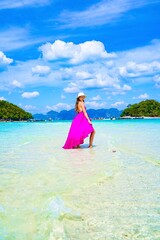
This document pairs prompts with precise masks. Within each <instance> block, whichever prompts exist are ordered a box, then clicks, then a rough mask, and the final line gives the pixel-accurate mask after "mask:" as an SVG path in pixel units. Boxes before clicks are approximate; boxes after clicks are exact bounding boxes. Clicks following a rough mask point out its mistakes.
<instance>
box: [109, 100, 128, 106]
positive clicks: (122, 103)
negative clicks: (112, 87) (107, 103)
mask: <svg viewBox="0 0 160 240" xmlns="http://www.w3.org/2000/svg"><path fill="white" fill-rule="evenodd" d="M121 105H126V103H125V102H124V101H118V102H115V103H113V104H111V106H113V107H118V106H121Z"/></svg>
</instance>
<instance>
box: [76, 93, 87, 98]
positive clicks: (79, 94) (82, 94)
mask: <svg viewBox="0 0 160 240" xmlns="http://www.w3.org/2000/svg"><path fill="white" fill-rule="evenodd" d="M78 97H87V96H86V95H85V94H84V93H83V92H80V93H78V96H77V98H78Z"/></svg>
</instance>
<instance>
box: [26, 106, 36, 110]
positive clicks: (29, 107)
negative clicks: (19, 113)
mask: <svg viewBox="0 0 160 240" xmlns="http://www.w3.org/2000/svg"><path fill="white" fill-rule="evenodd" d="M24 109H25V110H27V111H29V110H35V109H36V107H35V106H32V105H25V106H24Z"/></svg>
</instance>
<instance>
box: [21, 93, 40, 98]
mask: <svg viewBox="0 0 160 240" xmlns="http://www.w3.org/2000/svg"><path fill="white" fill-rule="evenodd" d="M21 96H22V97H23V98H34V97H38V96H39V92H24V93H22V95H21Z"/></svg>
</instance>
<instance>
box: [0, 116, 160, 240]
mask: <svg viewBox="0 0 160 240" xmlns="http://www.w3.org/2000/svg"><path fill="white" fill-rule="evenodd" d="M69 126H70V123H68V122H61V123H47V124H46V123H0V135H1V138H0V240H14V239H15V240H58V239H65V240H66V239H67V240H68V239H70V240H90V239H93V240H97V239H98V240H103V239H104V240H105V239H106V240H127V239H129V240H130V239H135V240H142V239H144V240H158V239H160V191H159V189H160V169H159V163H160V154H159V153H160V152H159V142H160V136H159V132H160V131H159V130H160V122H158V121H152V120H150V121H141V120H140V121H139V122H138V121H132V122H127V121H123V122H122V121H114V122H109V121H107V122H105V121H104V122H95V123H94V126H95V128H96V132H97V133H96V138H95V143H94V144H95V145H94V147H93V149H88V148H87V147H86V146H87V140H86V142H85V145H83V148H82V149H74V150H63V149H62V148H61V147H62V145H63V143H64V140H65V138H66V134H67V132H68V128H69Z"/></svg>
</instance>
